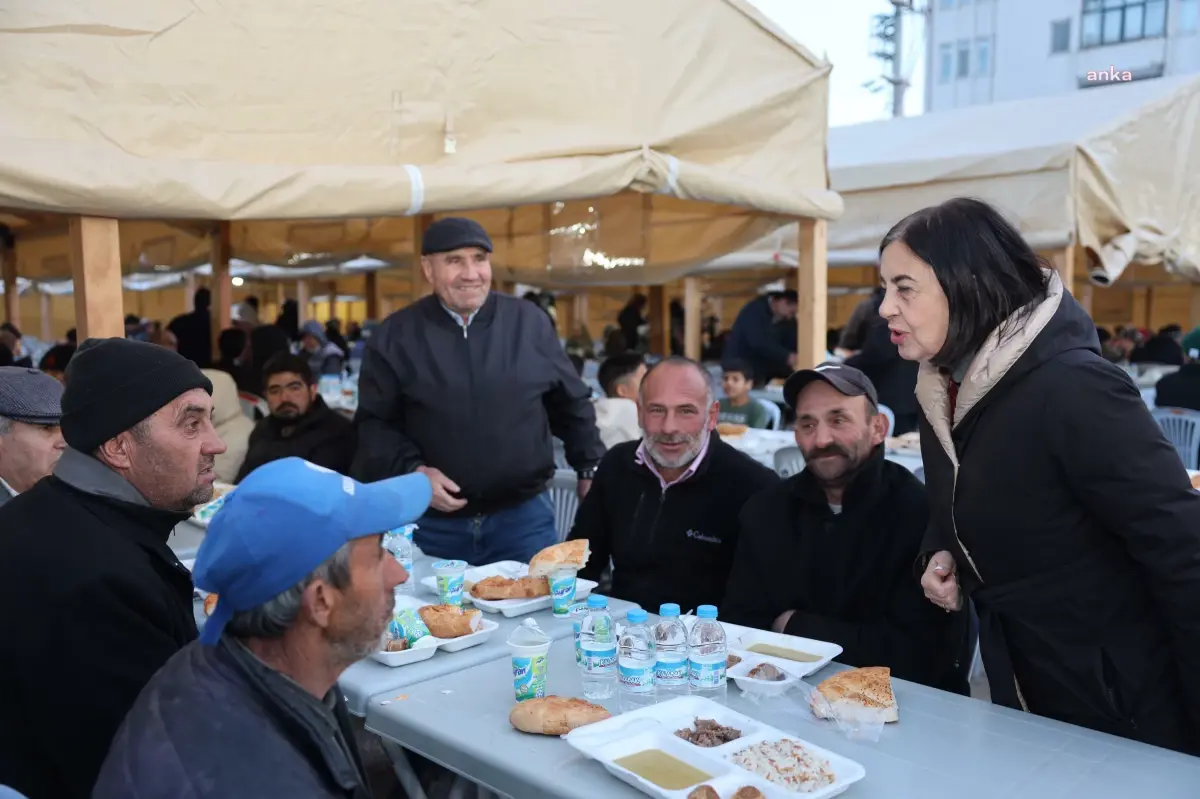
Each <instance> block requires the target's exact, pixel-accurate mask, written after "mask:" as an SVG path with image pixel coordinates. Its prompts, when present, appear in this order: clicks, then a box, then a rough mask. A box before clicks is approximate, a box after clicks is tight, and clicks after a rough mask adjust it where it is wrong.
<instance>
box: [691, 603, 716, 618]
mask: <svg viewBox="0 0 1200 799" xmlns="http://www.w3.org/2000/svg"><path fill="white" fill-rule="evenodd" d="M716 617H717V606H716V605H701V606H700V607H698V608H696V618H698V619H715V618H716Z"/></svg>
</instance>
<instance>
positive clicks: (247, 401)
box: [238, 391, 271, 419]
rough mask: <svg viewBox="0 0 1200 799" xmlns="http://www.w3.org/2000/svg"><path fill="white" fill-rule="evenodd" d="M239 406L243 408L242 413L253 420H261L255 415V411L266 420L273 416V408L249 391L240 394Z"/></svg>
mask: <svg viewBox="0 0 1200 799" xmlns="http://www.w3.org/2000/svg"><path fill="white" fill-rule="evenodd" d="M238 404H240V405H241V406H242V413H244V414H246V416H248V417H249V418H251V419H258V418H259V417H258V416H256V415H255V411H257V412H258V414H259V415H261V416H263V417H264V418H265V417H267V416H270V415H271V406H270V405H268V404H267V401H266V400H265V399H263V398H262V397H260V396H258V395H257V394H251V393H250V392H249V391H239V392H238Z"/></svg>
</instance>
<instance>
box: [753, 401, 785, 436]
mask: <svg viewBox="0 0 1200 799" xmlns="http://www.w3.org/2000/svg"><path fill="white" fill-rule="evenodd" d="M754 401H755V402H757V403H758V404H759V405H761V406H763V408H765V409H766V411H767V419H768V420H769V421H770V423H771V426H770V427H769V428H767V429H768V430H778V429H779V425H781V424H782V423H783V411H781V410H779V406H778V405H776V404H775V403H774V402H771V401H770V400H766V399H760V398H758V397H755V398H754Z"/></svg>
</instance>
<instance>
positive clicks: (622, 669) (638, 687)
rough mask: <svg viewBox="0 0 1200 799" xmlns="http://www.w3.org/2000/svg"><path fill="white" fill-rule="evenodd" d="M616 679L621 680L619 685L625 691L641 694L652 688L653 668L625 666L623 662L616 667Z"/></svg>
mask: <svg viewBox="0 0 1200 799" xmlns="http://www.w3.org/2000/svg"><path fill="white" fill-rule="evenodd" d="M617 674H618V677H617V679H618V680H620V682H621V687H622V688H624V689H625V690H626V691H632V692H633V693H637V694H641V693H647V692H649V691H651V690H652V689H653V688H654V669H653V667H651V666H626V665H624V664H622V665H620V666H618V667H617Z"/></svg>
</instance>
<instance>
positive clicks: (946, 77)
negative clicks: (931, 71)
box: [938, 44, 954, 83]
mask: <svg viewBox="0 0 1200 799" xmlns="http://www.w3.org/2000/svg"><path fill="white" fill-rule="evenodd" d="M952 80H954V45H952V44H942V45H938V82H939V83H949V82H950V81H952Z"/></svg>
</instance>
